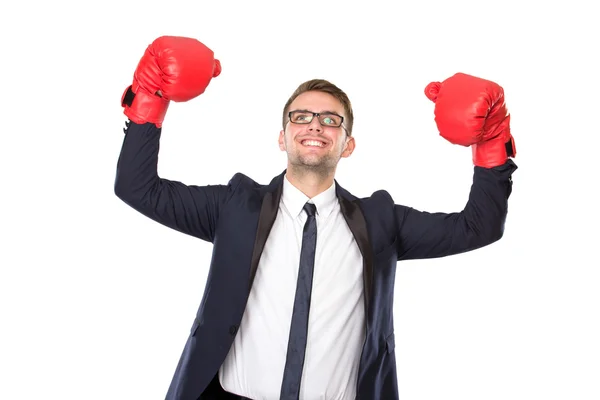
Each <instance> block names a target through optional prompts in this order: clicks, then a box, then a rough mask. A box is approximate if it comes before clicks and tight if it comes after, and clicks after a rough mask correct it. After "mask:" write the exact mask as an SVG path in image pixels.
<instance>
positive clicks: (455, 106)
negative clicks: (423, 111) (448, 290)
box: [394, 73, 517, 260]
mask: <svg viewBox="0 0 600 400" xmlns="http://www.w3.org/2000/svg"><path fill="white" fill-rule="evenodd" d="M425 94H426V95H427V97H428V98H429V99H430V100H432V101H433V102H435V103H436V104H435V112H434V113H435V122H436V125H437V127H438V130H439V132H440V135H441V136H442V137H443V138H445V139H446V140H448V141H449V142H451V143H453V144H457V145H461V146H469V147H471V149H472V154H473V164H474V173H473V185H472V186H471V192H470V194H469V199H468V201H467V204H466V205H465V208H464V209H463V210H462V211H461V212H456V213H428V212H424V211H419V210H415V209H414V208H410V207H406V206H402V205H395V206H394V207H395V217H396V225H397V228H398V238H399V240H398V244H397V246H398V259H399V260H409V259H422V258H435V257H444V256H448V255H453V254H458V253H464V252H466V251H471V250H475V249H478V248H481V247H483V246H487V245H489V244H491V243H493V242H495V241H497V240H499V239H500V238H501V237H502V235H503V234H504V225H505V222H506V217H507V213H508V198H509V197H510V194H511V192H512V174H513V172H514V171H515V170H516V169H517V166H516V164H515V163H514V162H513V161H512V160H511V158H514V157H515V156H516V148H515V142H514V139H513V137H512V135H511V133H510V115H509V114H508V112H507V110H506V104H505V100H504V91H503V89H502V87H500V86H499V85H498V84H496V83H494V82H491V81H488V80H485V79H481V78H477V77H474V76H470V75H466V74H462V73H458V74H455V75H454V76H452V77H450V78H448V79H447V80H445V81H444V82H441V83H440V82H432V83H430V84H429V85H428V86H427V88H426V89H425Z"/></svg>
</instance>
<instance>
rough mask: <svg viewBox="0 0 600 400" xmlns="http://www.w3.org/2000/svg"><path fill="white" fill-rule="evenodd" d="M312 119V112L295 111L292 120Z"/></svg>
mask: <svg viewBox="0 0 600 400" xmlns="http://www.w3.org/2000/svg"><path fill="white" fill-rule="evenodd" d="M311 120H312V114H309V113H306V112H295V113H292V121H293V122H299V123H302V122H305V123H306V122H310V121H311Z"/></svg>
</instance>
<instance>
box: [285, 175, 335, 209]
mask: <svg viewBox="0 0 600 400" xmlns="http://www.w3.org/2000/svg"><path fill="white" fill-rule="evenodd" d="M281 201H282V202H283V204H284V205H285V208H287V209H288V211H289V212H290V214H291V215H292V217H294V218H296V217H298V216H299V215H300V213H302V212H303V208H304V204H306V202H307V201H310V202H311V203H313V204H314V205H315V206H316V207H317V216H318V217H319V218H327V216H329V214H330V213H331V211H333V207H334V205H335V203H336V201H337V197H336V195H335V181H334V182H333V183H332V184H331V186H329V188H327V189H326V190H325V191H323V192H321V193H319V194H318V195H316V196H315V197H313V198H312V199H311V198H309V197H308V196H307V195H305V194H304V193H302V192H301V191H300V190H299V189H298V188H297V187H295V186H294V185H292V183H291V182H290V181H289V180H288V178H287V174H286V175H285V176H284V179H283V194H282V195H281Z"/></svg>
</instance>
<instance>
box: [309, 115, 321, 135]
mask: <svg viewBox="0 0 600 400" xmlns="http://www.w3.org/2000/svg"><path fill="white" fill-rule="evenodd" d="M308 130H309V132H322V131H323V125H321V121H319V118H317V117H315V118H313V119H312V121H310V124H308Z"/></svg>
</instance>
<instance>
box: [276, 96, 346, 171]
mask: <svg viewBox="0 0 600 400" xmlns="http://www.w3.org/2000/svg"><path fill="white" fill-rule="evenodd" d="M294 110H304V111H309V112H315V113H326V112H329V113H334V114H337V115H341V116H343V117H344V118H346V116H345V114H344V107H343V106H342V104H341V103H340V102H339V101H338V100H337V99H336V98H335V97H333V96H331V95H330V94H327V93H323V92H318V91H310V92H305V93H302V94H301V95H300V96H298V97H297V98H296V99H295V100H294V101H293V102H292V104H291V105H290V108H289V111H294ZM279 148H280V149H281V150H282V151H286V152H287V154H288V163H289V165H290V166H295V167H304V168H306V167H308V168H309V169H316V170H321V171H323V172H327V171H329V170H331V169H335V167H336V166H337V163H338V162H339V160H340V158H341V157H348V156H350V154H352V151H353V150H354V138H353V137H348V136H347V135H346V132H345V131H344V128H343V127H341V126H340V127H333V126H327V125H321V123H320V122H319V118H317V117H314V118H313V119H312V121H311V122H310V123H309V124H296V123H292V122H290V121H288V122H287V124H286V125H285V129H284V130H282V131H281V132H280V134H279Z"/></svg>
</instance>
